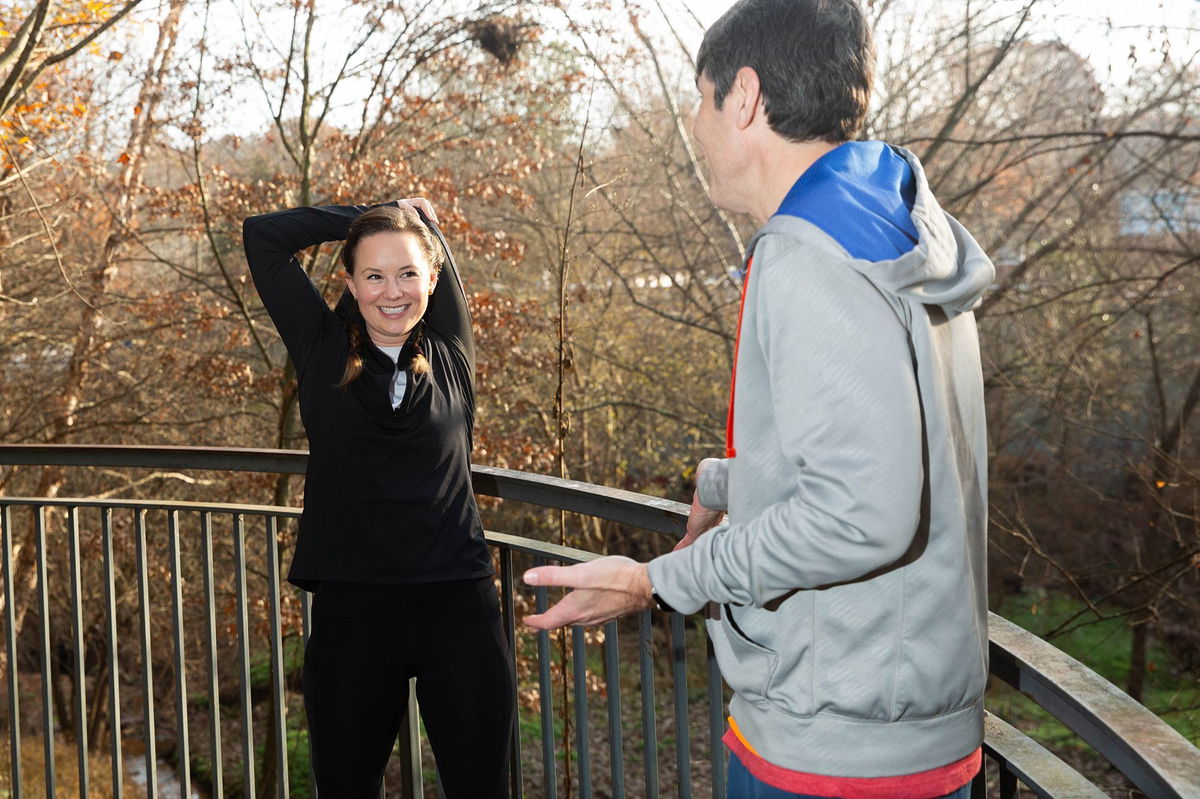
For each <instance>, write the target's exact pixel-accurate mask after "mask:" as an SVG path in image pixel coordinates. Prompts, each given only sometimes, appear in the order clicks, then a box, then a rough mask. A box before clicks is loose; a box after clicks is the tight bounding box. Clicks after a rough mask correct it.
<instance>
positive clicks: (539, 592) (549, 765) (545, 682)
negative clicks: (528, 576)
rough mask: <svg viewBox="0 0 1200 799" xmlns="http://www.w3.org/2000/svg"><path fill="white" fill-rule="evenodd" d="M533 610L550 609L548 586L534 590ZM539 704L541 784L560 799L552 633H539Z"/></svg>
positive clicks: (550, 798)
mask: <svg viewBox="0 0 1200 799" xmlns="http://www.w3.org/2000/svg"><path fill="white" fill-rule="evenodd" d="M533 565H534V566H545V565H546V559H545V558H542V557H537V558H534V561H533ZM533 595H534V607H535V608H536V609H537V612H538V613H545V612H546V608H547V607H548V606H549V601H548V595H547V593H546V588H545V586H539V587H537V588H535V589H534V592H533ZM537 650H538V704H539V705H540V706H541V711H542V782H543V783H544V784H545V786H546V799H557V797H558V770H557V768H556V766H555V760H554V685H553V683H552V681H551V679H550V633H548V632H546V631H545V630H538V633H537Z"/></svg>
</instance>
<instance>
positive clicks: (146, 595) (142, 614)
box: [114, 509, 158, 799]
mask: <svg viewBox="0 0 1200 799" xmlns="http://www.w3.org/2000/svg"><path fill="white" fill-rule="evenodd" d="M134 527H135V528H136V535H137V543H136V545H135V548H136V550H137V584H138V620H139V624H140V627H139V629H140V632H141V644H142V694H143V696H144V701H143V704H142V712H143V716H142V718H143V720H144V722H145V725H146V727H145V731H144V735H145V743H146V796H147V797H148V799H157V797H158V747H157V744H156V742H155V731H154V664H153V663H152V662H151V658H150V578H149V567H148V565H147V557H146V511H145V510H144V509H143V510H139V511H137V514H136V516H135V520H134ZM114 667H115V664H114Z"/></svg>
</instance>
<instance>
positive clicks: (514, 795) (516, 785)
mask: <svg viewBox="0 0 1200 799" xmlns="http://www.w3.org/2000/svg"><path fill="white" fill-rule="evenodd" d="M500 602H501V604H502V606H503V608H504V636H505V638H507V639H508V664H509V668H511V669H512V674H513V684H512V703H513V729H512V744H511V745H510V746H509V756H508V793H509V797H510V799H521V796H522V793H523V790H524V785H523V782H522V776H521V707H520V703H519V702H518V701H517V680H516V676H517V610H516V603H515V601H514V597H513V561H512V550H511V549H509V548H508V547H506V546H501V547H500Z"/></svg>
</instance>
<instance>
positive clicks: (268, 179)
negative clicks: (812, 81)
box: [0, 0, 1200, 740]
mask: <svg viewBox="0 0 1200 799" xmlns="http://www.w3.org/2000/svg"><path fill="white" fill-rule="evenodd" d="M666 3H667V0H621V1H620V2H616V3H613V4H610V3H609V2H607V1H606V2H593V1H592V0H579V2H555V1H554V0H546V2H524V1H522V2H507V1H506V0H500V1H498V2H497V1H494V0H483V2H478V3H477V2H472V3H457V2H454V1H453V0H445V1H443V0H430V2H425V3H403V2H396V0H349V1H342V0H337V1H334V0H244V1H243V2H238V3H236V4H231V3H229V2H225V0H131V2H127V3H124V4H122V3H121V2H104V0H36V2H34V3H32V4H31V3H30V2H28V0H26V1H24V2H11V1H7V2H0V243H2V244H3V249H2V250H0V387H2V389H0V390H2V392H3V401H2V403H0V441H4V442H8V443H21V442H25V443H110V444H175V445H206V446H223V447H280V448H304V447H305V440H304V434H303V430H302V428H301V426H300V422H299V416H298V413H297V406H296V391H295V383H294V374H293V372H292V369H291V366H290V364H289V363H288V362H287V359H286V355H285V353H284V350H283V348H282V345H281V344H280V342H279V340H278V338H277V336H276V335H275V332H274V330H273V328H272V326H271V324H270V321H269V319H268V318H267V316H266V314H265V313H264V311H263V309H262V307H261V304H260V303H259V302H258V299H257V296H256V295H255V292H254V289H253V285H252V284H251V282H250V280H249V276H248V272H247V268H246V264H245V260H244V257H243V255H242V251H241V241H240V229H241V221H242V219H243V218H245V217H246V216H249V215H252V214H255V213H260V212H264V211H268V210H273V209H278V208H283V207H289V206H296V205H320V204H349V203H370V202H379V201H385V200H389V199H394V198H397V197H413V196H424V197H428V198H430V199H431V201H432V202H433V203H434V205H435V207H436V208H437V211H438V215H439V216H440V218H441V220H442V225H443V229H444V231H445V232H446V234H447V236H448V238H449V239H450V241H451V242H452V245H453V246H454V247H455V249H456V252H457V254H458V257H459V260H460V262H461V263H462V265H463V270H464V272H465V275H464V278H465V283H466V287H467V290H468V294H469V295H470V298H471V303H472V309H473V312H474V315H475V326H476V336H477V338H478V341H479V346H480V357H479V364H480V366H479V375H478V380H479V392H478V393H479V397H478V399H479V414H478V425H477V428H476V437H475V453H474V458H475V461H476V463H480V464H487V465H493V466H500V467H507V468H513V469H521V470H527V471H533V472H541V473H552V474H558V475H563V476H569V477H572V478H575V479H580V480H585V481H589V482H594V483H599V484H604V485H612V486H618V487H622V488H626V489H631V490H635V491H640V492H646V493H651V494H656V495H662V496H666V497H670V498H672V499H677V500H680V501H687V500H688V499H689V498H690V494H691V479H692V474H693V472H692V470H693V468H694V465H695V463H696V462H697V461H698V460H699V459H701V458H703V457H707V456H711V455H713V454H715V453H719V452H720V450H721V446H722V437H723V431H724V415H725V408H726V401H727V390H728V376H729V373H730V369H731V366H732V356H733V337H734V328H735V324H736V314H737V304H738V299H739V289H740V282H739V277H738V270H739V269H740V267H741V264H742V259H743V254H744V253H743V247H744V242H745V241H746V239H747V238H748V235H749V234H750V233H751V232H752V225H751V223H750V222H749V220H747V219H745V218H739V217H731V216H728V215H726V214H724V213H722V212H720V211H718V210H716V209H714V208H713V207H712V206H711V204H710V203H709V202H708V201H707V198H706V188H705V182H704V177H703V175H704V169H703V164H702V163H700V162H699V160H698V156H697V153H696V151H695V148H694V146H693V142H692V140H691V138H690V133H689V118H690V116H691V114H692V112H693V109H694V106H695V101H696V99H697V94H696V92H695V88H694V86H693V76H694V67H693V62H692V57H693V55H694V49H695V45H696V43H697V42H698V40H699V35H700V32H701V31H702V28H703V24H702V22H703V21H711V20H712V19H713V18H714V16H715V12H714V11H713V10H712V9H708V8H707V7H705V8H704V9H702V13H703V15H704V18H703V20H702V19H700V18H697V17H696V16H695V15H693V14H692V13H691V12H690V11H689V10H687V9H686V8H684V7H681V6H674V5H667V4H666ZM1076 5H1077V4H1074V3H1064V2H1058V1H1057V0H993V1H992V2H955V3H922V2H916V0H873V1H872V2H867V3H866V6H867V8H868V10H869V13H870V15H871V17H872V19H873V21H874V25H875V30H876V39H877V43H878V47H879V52H880V65H879V70H878V75H877V91H876V96H875V100H874V103H873V105H872V109H871V114H870V117H869V120H868V123H867V127H866V130H865V132H864V134H863V135H864V137H865V138H878V139H884V140H886V141H889V142H892V143H895V144H898V145H902V146H904V147H907V148H909V149H911V150H913V151H914V152H915V153H916V154H917V155H918V156H919V157H920V158H921V160H922V161H923V163H924V164H925V168H926V171H927V173H928V174H929V177H930V181H931V184H932V188H933V191H934V192H935V194H936V195H937V196H938V197H939V199H940V201H941V203H942V205H943V206H944V207H945V208H946V210H948V211H949V212H950V213H951V214H954V215H955V216H956V217H958V218H959V219H960V220H961V221H963V222H964V223H965V224H966V226H967V227H968V229H970V230H971V231H972V232H973V234H974V235H975V237H976V238H977V239H978V240H979V241H980V243H981V244H982V245H983V246H984V248H985V249H986V250H987V251H988V252H989V253H990V254H991V255H992V257H993V259H994V260H995V262H996V266H997V278H996V282H995V285H994V286H993V287H992V288H991V289H990V290H989V291H988V293H987V295H986V296H985V298H984V300H983V304H982V306H981V307H980V308H979V310H978V311H977V312H976V313H977V317H978V319H979V323H980V330H981V341H982V347H983V353H984V371H985V374H984V379H985V383H986V390H987V407H988V423H989V442H990V445H989V466H990V472H991V520H992V521H991V529H990V553H989V556H990V567H989V568H990V576H989V577H990V592H991V595H992V598H993V604H994V605H995V606H996V607H1001V606H1002V605H1003V604H1004V602H1005V601H1006V598H1012V597H1024V598H1025V600H1026V601H1025V603H1024V607H1025V608H1026V610H1030V611H1031V612H1033V613H1036V612H1037V602H1038V599H1037V597H1039V596H1041V597H1044V596H1050V595H1053V596H1066V597H1068V598H1070V600H1071V601H1072V602H1073V603H1074V605H1073V607H1074V608H1075V610H1073V611H1072V612H1070V613H1067V614H1065V615H1062V616H1060V617H1059V618H1058V619H1056V620H1055V623H1054V624H1053V625H1052V626H1050V627H1048V628H1046V629H1043V630H1042V631H1041V632H1042V633H1043V634H1046V635H1048V636H1049V637H1051V638H1052V639H1053V638H1054V637H1056V636H1060V635H1064V634H1066V633H1068V632H1070V631H1072V630H1074V629H1078V628H1080V627H1081V626H1083V625H1094V624H1097V623H1100V622H1107V623H1110V624H1111V623H1113V622H1116V623H1117V625H1118V626H1119V627H1120V628H1122V629H1123V630H1124V631H1125V634H1127V635H1128V636H1129V640H1130V644H1129V654H1128V662H1127V663H1126V664H1124V666H1123V670H1122V682H1123V683H1124V686H1123V687H1126V688H1127V689H1128V690H1129V691H1130V693H1131V694H1133V695H1134V696H1135V697H1139V698H1140V697H1142V696H1143V694H1144V689H1145V685H1146V680H1147V675H1148V674H1151V673H1153V671H1154V670H1155V669H1156V668H1158V662H1159V660H1160V659H1161V658H1159V656H1158V655H1156V653H1159V652H1165V653H1168V654H1167V655H1166V656H1165V657H1166V658H1167V661H1169V663H1170V664H1171V666H1170V667H1171V669H1173V670H1174V671H1175V672H1176V673H1177V675H1178V676H1179V677H1180V678H1181V679H1192V680H1193V681H1194V677H1195V674H1196V673H1197V670H1200V533H1198V532H1197V521H1198V519H1200V471H1198V469H1200V435H1198V430H1197V428H1198V427H1200V420H1198V418H1197V405H1198V404H1200V331H1198V330H1197V328H1198V326H1200V296H1198V294H1197V291H1198V290H1200V63H1198V60H1197V53H1196V49H1197V48H1196V42H1197V32H1196V31H1197V25H1198V24H1200V22H1198V17H1200V11H1198V10H1197V9H1200V5H1198V4H1197V3H1195V2H1190V0H1173V2H1163V3H1151V4H1148V5H1147V7H1145V8H1142V7H1137V8H1134V7H1132V5H1130V7H1129V8H1128V9H1127V10H1120V9H1116V8H1114V9H1111V15H1110V16H1108V17H1107V18H1106V17H1103V16H1099V17H1097V16H1093V18H1091V19H1088V20H1081V19H1079V18H1078V17H1073V16H1071V15H1070V13H1068V11H1069V10H1070V9H1071V8H1074V7H1075V6H1076ZM1084 27H1087V28H1088V30H1090V31H1091V33H1090V34H1088V35H1082V34H1080V31H1081V30H1082V29H1083V28H1084ZM303 263H304V265H305V267H306V268H307V269H308V270H309V273H310V274H311V275H312V277H313V279H314V281H315V282H316V284H317V285H318V287H319V288H320V289H321V291H322V292H323V293H324V294H325V296H326V297H328V298H331V299H333V298H335V297H336V295H337V294H338V292H340V290H341V285H342V284H341V281H340V277H339V266H338V261H337V248H336V247H334V246H325V247H320V248H314V249H313V250H312V251H309V252H307V253H306V254H305V255H304V257H303ZM301 488H302V486H301V484H300V481H299V480H297V479H294V478H293V479H288V478H286V477H280V478H276V477H263V476H247V475H241V476H237V477H230V476H228V475H225V476H222V475H217V474H213V475H204V476H203V477H202V478H197V477H196V476H194V475H183V474H177V473H165V472H149V471H142V472H137V471H132V472H116V471H112V470H101V469H93V470H87V471H73V472H67V471H65V470H63V469H58V468H46V469H36V470H34V469H29V468H0V492H2V493H6V494H9V495H35V496H42V497H54V496H58V495H63V496H110V497H156V496H158V497H161V496H171V497H175V498H179V499H197V500H200V499H207V500H213V499H220V500H222V501H243V502H258V503H270V504H296V503H297V502H298V501H299V498H300V495H299V492H300V489H301ZM485 513H486V514H487V515H488V518H487V520H486V521H487V523H488V526H489V528H490V529H498V530H503V531H505V532H516V533H524V534H529V535H535V536H540V537H544V538H554V539H558V538H559V536H560V535H561V536H563V538H564V540H566V541H568V542H569V543H572V544H574V545H578V546H581V547H583V548H587V549H594V550H604V551H614V552H616V551H620V552H623V553H625V554H631V555H633V556H635V557H637V556H648V555H651V554H654V553H656V552H658V551H661V550H662V542H647V541H644V540H642V539H640V538H638V537H636V536H632V535H629V534H628V533H626V532H625V531H623V530H621V529H620V528H617V527H616V526H609V525H607V524H601V523H598V522H594V521H587V520H580V519H569V520H568V521H567V522H566V528H564V529H563V530H560V529H559V527H558V525H557V522H556V521H555V520H554V519H552V518H551V517H550V516H547V515H542V514H538V513H532V512H528V511H518V510H516V509H512V508H506V507H504V506H503V505H499V504H494V503H489V504H487V506H486V507H485ZM288 535H290V532H285V533H284V536H285V540H284V541H283V543H284V544H285V545H286V544H287V543H288V541H287V540H286V536H288ZM14 557H15V558H16V566H17V569H16V573H15V574H16V580H17V581H18V582H19V585H18V590H17V592H16V599H15V601H14V605H15V608H14V610H15V615H16V619H17V622H18V626H19V625H20V624H21V623H22V621H23V620H24V618H25V615H26V613H27V612H28V610H29V603H30V598H31V596H32V587H33V583H34V569H33V568H32V557H33V547H32V546H31V545H29V544H28V541H25V540H20V539H18V540H16V542H15V545H14ZM1189 697H1190V698H1189V699H1188V702H1190V703H1191V704H1185V706H1183V707H1169V708H1158V710H1159V711H1160V712H1163V713H1164V714H1166V715H1170V714H1181V713H1188V712H1191V713H1193V714H1194V711H1195V710H1196V708H1195V704H1194V703H1195V702H1196V701H1197V700H1196V696H1195V694H1194V693H1193V694H1190V695H1189ZM1198 735H1200V734H1198V733H1197V732H1196V731H1195V730H1193V731H1192V733H1191V735H1190V737H1191V738H1192V739H1193V740H1197V737H1198Z"/></svg>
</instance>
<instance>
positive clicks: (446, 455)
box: [243, 200, 514, 799]
mask: <svg viewBox="0 0 1200 799" xmlns="http://www.w3.org/2000/svg"><path fill="white" fill-rule="evenodd" d="M414 204H418V205H420V207H423V208H424V209H425V210H426V214H425V216H424V217H422V216H420V215H419V214H418V212H417V211H416V210H415V208H414V207H413V206H414ZM431 216H432V209H431V208H429V207H428V204H427V203H424V201H412V202H411V203H410V202H409V201H404V200H401V201H398V202H395V203H389V204H386V205H379V206H374V207H365V206H336V207H334V206H330V207H324V208H293V209H290V210H286V211H278V212H275V213H271V214H263V215H262V216H255V217H251V218H249V219H247V220H246V222H245V225H244V227H243V244H244V245H245V248H246V259H247V261H248V262H249V264H250V272H251V275H252V276H253V277H254V285H255V287H256V288H257V289H258V293H259V296H260V297H261V298H262V301H263V305H264V306H265V307H266V309H267V311H268V313H270V315H271V320H272V321H273V322H274V323H275V327H276V329H277V330H278V331H279V335H280V337H281V338H282V339H283V343H284V345H285V346H286V347H287V351H288V354H289V355H290V356H291V359H292V362H293V363H294V364H295V367H296V377H297V382H298V384H299V385H298V388H299V392H298V394H299V401H300V415H301V418H302V419H303V422H304V429H305V432H306V433H307V434H308V442H309V460H308V467H307V472H306V475H305V483H304V511H303V513H302V515H301V517H300V532H299V536H298V538H297V542H296V550H295V555H294V556H293V558H292V564H291V568H290V570H289V573H288V579H289V580H290V581H291V582H292V583H294V584H296V585H298V586H299V587H301V588H303V589H305V590H307V591H312V592H314V594H315V595H316V596H315V598H314V601H313V620H312V628H311V629H312V634H311V636H310V637H309V641H308V645H307V648H306V649H305V653H304V705H305V711H306V714H307V718H308V728H309V740H310V743H311V745H312V763H313V770H314V772H315V775H316V780H317V787H318V789H319V790H320V792H321V794H322V795H326V796H337V797H372V798H374V797H377V796H378V795H379V789H380V785H381V781H382V778H383V769H384V767H385V766H386V764H387V760H388V755H389V754H390V752H391V750H392V745H393V743H394V742H395V740H396V735H397V732H398V731H399V728H400V725H401V723H402V722H403V721H404V714H405V711H406V708H407V706H408V684H409V678H410V677H415V678H416V681H417V682H416V692H417V698H418V701H419V704H420V708H421V716H422V720H423V721H424V722H425V729H426V732H427V733H428V735H429V741H430V744H431V746H432V748H433V753H434V757H435V758H436V759H437V764H438V771H439V773H440V775H441V779H442V786H443V788H444V789H445V792H446V796H447V797H449V799H456V798H457V797H464V798H465V797H471V798H472V799H474V797H490V796H499V795H502V792H503V789H504V785H505V773H506V766H507V753H508V751H509V741H510V736H511V730H512V721H513V708H514V702H513V697H514V689H513V674H512V667H511V661H510V659H509V655H508V644H507V639H506V638H505V635H504V632H503V630H502V628H501V626H500V607H499V600H498V597H497V595H496V589H495V586H494V583H493V579H492V573H493V572H492V563H491V557H490V556H489V554H488V550H487V546H486V544H485V543H484V539H483V526H482V525H481V523H480V521H479V511H478V509H477V508H476V506H475V498H474V493H473V492H472V490H471V479H470V468H471V464H470V454H471V436H472V431H473V428H474V422H475V345H474V340H473V338H472V334H471V318H470V314H469V312H468V310H467V302H466V295H465V294H464V292H463V288H462V282H461V281H460V280H459V276H458V268H457V266H456V264H455V262H454V258H453V257H452V256H451V254H450V250H449V248H448V247H447V246H446V242H445V240H444V239H443V238H442V236H441V233H440V232H439V231H438V230H437V228H436V227H435V226H434V225H433V224H432V223H431V222H429V221H428V220H429V219H430V217H431ZM343 239H344V240H345V242H346V244H345V247H344V248H343V251H342V260H343V264H344V265H345V267H346V291H345V292H344V293H343V295H342V297H341V299H340V300H339V302H338V304H337V307H336V308H335V309H331V308H330V307H329V306H328V305H327V304H326V303H325V301H324V300H323V299H322V298H321V296H320V294H319V293H318V292H317V290H316V289H315V287H314V286H313V284H312V281H310V280H309V278H308V275H307V274H305V272H304V270H303V268H302V267H301V266H300V263H299V261H297V260H296V258H295V253H296V252H297V251H299V250H301V249H304V248H305V247H310V246H312V245H314V244H318V243H321V242H327V241H340V240H343Z"/></svg>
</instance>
